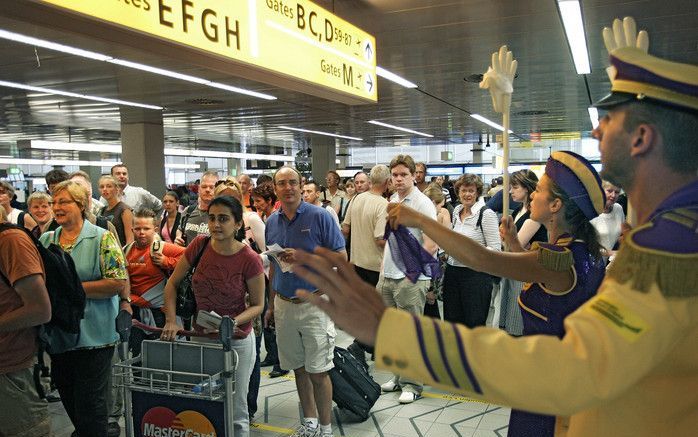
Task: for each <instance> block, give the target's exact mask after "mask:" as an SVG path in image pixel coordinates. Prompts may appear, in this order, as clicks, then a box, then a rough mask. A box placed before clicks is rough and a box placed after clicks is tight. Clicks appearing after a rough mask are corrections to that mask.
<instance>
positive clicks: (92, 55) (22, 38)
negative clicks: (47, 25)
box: [0, 29, 276, 100]
mask: <svg viewBox="0 0 698 437" xmlns="http://www.w3.org/2000/svg"><path fill="white" fill-rule="evenodd" d="M0 38H2V39H6V40H10V41H15V42H19V43H23V44H29V45H32V46H37V47H43V48H45V49H49V50H55V51H58V52H62V53H68V54H71V55H75V56H80V57H83V58H88V59H93V60H96V61H103V62H109V63H111V64H116V65H121V66H123V67H128V68H133V69H136V70H141V71H147V72H149V73H153V74H158V75H160V76H167V77H171V78H173V79H179V80H184V81H187V82H192V83H196V84H200V85H205V86H209V87H212V88H218V89H222V90H226V91H231V92H234V93H238V94H245V95H248V96H252V97H257V98H260V99H264V100H276V97H274V96H272V95H269V94H264V93H259V92H257V91H251V90H247V89H244V88H238V87H235V86H231V85H226V84H224V83H219V82H213V81H210V80H208V79H203V78H200V77H196V76H191V75H189V74H182V73H177V72H176V71H171V70H165V69H164V68H158V67H152V66H150V65H146V64H141V63H138V62H132V61H127V60H125V59H119V58H114V57H112V56H108V55H105V54H102V53H96V52H92V51H89V50H83V49H79V48H77V47H71V46H67V45H64V44H58V43H55V42H51V41H46V40H43V39H39V38H34V37H31V36H27V35H22V34H19V33H15V32H10V31H7V30H2V29H0Z"/></svg>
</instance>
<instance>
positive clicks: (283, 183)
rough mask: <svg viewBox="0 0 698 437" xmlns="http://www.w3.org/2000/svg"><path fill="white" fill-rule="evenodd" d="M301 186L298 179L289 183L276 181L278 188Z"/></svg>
mask: <svg viewBox="0 0 698 437" xmlns="http://www.w3.org/2000/svg"><path fill="white" fill-rule="evenodd" d="M298 184H299V182H298V180H296V179H290V180H288V181H276V186H277V187H285V186H287V185H288V186H291V187H297V186H298Z"/></svg>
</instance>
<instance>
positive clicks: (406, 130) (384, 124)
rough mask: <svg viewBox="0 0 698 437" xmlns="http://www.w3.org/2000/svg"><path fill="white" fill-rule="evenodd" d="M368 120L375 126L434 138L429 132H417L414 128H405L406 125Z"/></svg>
mask: <svg viewBox="0 0 698 437" xmlns="http://www.w3.org/2000/svg"><path fill="white" fill-rule="evenodd" d="M368 122H369V123H371V124H375V125H376V126H383V127H387V128H389V129H395V130H399V131H402V132H407V133H410V134H415V135H421V136H423V137H427V138H434V135H429V134H425V133H422V132H417V131H416V130H412V129H407V128H406V127H400V126H395V125H394V124H388V123H383V122H382V121H378V120H369V121H368Z"/></svg>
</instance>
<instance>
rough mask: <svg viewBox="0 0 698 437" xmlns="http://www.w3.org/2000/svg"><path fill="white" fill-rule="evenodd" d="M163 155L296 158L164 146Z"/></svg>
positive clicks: (273, 159) (269, 158)
mask: <svg viewBox="0 0 698 437" xmlns="http://www.w3.org/2000/svg"><path fill="white" fill-rule="evenodd" d="M165 156H190V157H201V158H233V159H258V160H266V161H284V162H294V161H295V160H296V158H295V157H294V156H289V155H265V154H263V153H243V152H222V151H221V152H219V151H216V150H196V149H172V148H167V147H166V148H165Z"/></svg>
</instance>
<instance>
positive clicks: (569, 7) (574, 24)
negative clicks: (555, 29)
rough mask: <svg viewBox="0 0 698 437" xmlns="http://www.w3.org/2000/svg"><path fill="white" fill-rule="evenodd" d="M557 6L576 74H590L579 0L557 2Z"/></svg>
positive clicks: (560, 0)
mask: <svg viewBox="0 0 698 437" xmlns="http://www.w3.org/2000/svg"><path fill="white" fill-rule="evenodd" d="M557 5H558V8H559V11H560V18H562V25H563V27H564V28H565V36H566V37H567V44H568V45H569V47H570V51H571V52H572V60H573V61H574V68H575V69H576V70H577V74H589V73H591V65H590V63H589V50H587V40H586V33H585V32H584V21H583V20H582V7H581V5H580V4H579V0H558V1H557Z"/></svg>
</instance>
